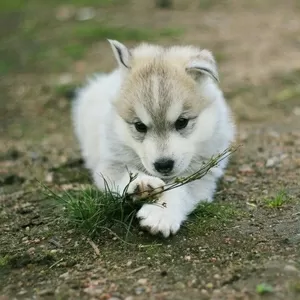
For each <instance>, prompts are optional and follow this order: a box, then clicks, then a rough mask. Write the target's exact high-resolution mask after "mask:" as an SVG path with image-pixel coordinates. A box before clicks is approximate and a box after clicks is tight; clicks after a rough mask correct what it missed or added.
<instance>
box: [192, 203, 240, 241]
mask: <svg viewBox="0 0 300 300" xmlns="http://www.w3.org/2000/svg"><path fill="white" fill-rule="evenodd" d="M240 214H241V212H240V211H239V210H238V209H236V208H235V207H234V206H232V205H231V204H221V203H219V202H212V203H206V202H204V203H201V204H200V205H199V206H198V207H197V209H196V210H195V211H194V212H193V213H192V215H191V219H190V221H189V222H188V223H187V225H186V226H187V228H188V230H189V231H190V232H191V233H192V234H197V235H199V234H205V233H207V232H209V231H214V230H218V229H221V228H223V227H224V226H226V225H227V224H229V223H230V222H231V221H233V220H234V219H235V217H236V216H238V215H240Z"/></svg>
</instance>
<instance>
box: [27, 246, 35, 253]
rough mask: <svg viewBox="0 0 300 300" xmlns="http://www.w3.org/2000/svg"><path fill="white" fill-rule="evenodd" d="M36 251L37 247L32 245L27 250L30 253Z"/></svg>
mask: <svg viewBox="0 0 300 300" xmlns="http://www.w3.org/2000/svg"><path fill="white" fill-rule="evenodd" d="M34 251H35V248H34V247H31V248H29V249H28V250H27V252H28V253H33V252H34Z"/></svg>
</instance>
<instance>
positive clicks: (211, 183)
mask: <svg viewBox="0 0 300 300" xmlns="http://www.w3.org/2000/svg"><path fill="white" fill-rule="evenodd" d="M215 181H216V180H215V178H213V177H210V178H205V179H201V180H198V181H196V182H192V183H190V184H187V185H184V186H181V187H178V188H176V189H173V190H170V191H166V192H164V193H162V194H161V197H160V199H159V200H158V201H157V202H156V203H155V204H144V205H143V207H142V208H141V209H140V210H139V212H138V214H137V217H138V218H140V219H141V221H140V224H141V226H142V227H145V228H146V229H148V230H149V231H150V232H151V233H152V234H157V233H159V232H160V233H162V234H163V235H164V236H165V237H168V236H169V235H170V234H175V233H176V232H177V231H178V230H179V228H180V226H181V224H182V223H183V222H184V221H185V220H186V218H187V216H188V215H189V214H190V213H191V212H192V211H193V210H194V209H195V208H196V206H197V204H198V203H199V202H201V201H209V202H210V201H212V197H213V193H214V191H215V187H216V182H215Z"/></svg>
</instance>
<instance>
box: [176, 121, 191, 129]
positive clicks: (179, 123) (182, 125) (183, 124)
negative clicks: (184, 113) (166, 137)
mask: <svg viewBox="0 0 300 300" xmlns="http://www.w3.org/2000/svg"><path fill="white" fill-rule="evenodd" d="M188 123H189V120H188V119H185V118H179V119H178V120H177V121H176V122H175V129H176V130H181V129H184V128H185V127H186V126H187V125H188Z"/></svg>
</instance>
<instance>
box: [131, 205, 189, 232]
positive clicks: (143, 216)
mask: <svg viewBox="0 0 300 300" xmlns="http://www.w3.org/2000/svg"><path fill="white" fill-rule="evenodd" d="M137 217H138V218H139V219H140V225H141V227H143V228H145V229H147V230H148V231H149V232H150V233H152V234H157V233H162V234H163V236H164V237H168V236H169V235H170V234H175V233H176V232H177V231H178V230H179V228H180V226H181V223H182V222H183V221H184V217H183V216H182V214H180V213H179V212H173V211H171V210H169V209H167V208H165V207H162V206H158V205H153V204H145V205H143V207H142V208H141V209H140V210H139V211H138V213H137Z"/></svg>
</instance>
